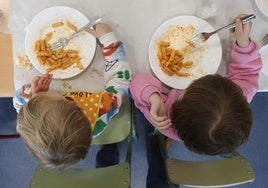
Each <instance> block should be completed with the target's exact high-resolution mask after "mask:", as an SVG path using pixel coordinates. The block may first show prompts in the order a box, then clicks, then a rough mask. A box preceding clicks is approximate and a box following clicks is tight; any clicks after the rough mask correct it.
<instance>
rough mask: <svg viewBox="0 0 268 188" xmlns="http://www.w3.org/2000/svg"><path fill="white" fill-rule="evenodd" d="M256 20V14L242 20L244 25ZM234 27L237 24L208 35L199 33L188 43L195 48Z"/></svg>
mask: <svg viewBox="0 0 268 188" xmlns="http://www.w3.org/2000/svg"><path fill="white" fill-rule="evenodd" d="M254 18H256V16H255V14H250V15H248V16H245V17H243V18H242V19H241V20H242V23H243V24H245V23H248V22H249V21H250V20H252V19H254ZM234 27H235V22H233V23H230V24H228V25H226V26H223V27H221V28H219V29H217V30H215V31H212V32H210V33H207V32H203V33H198V34H196V35H195V36H193V37H192V38H190V39H189V40H188V42H189V43H190V44H192V45H194V46H198V45H200V44H202V43H203V42H205V41H206V40H207V39H208V38H209V37H210V36H211V35H214V34H215V33H217V32H219V31H221V30H223V29H232V28H234Z"/></svg>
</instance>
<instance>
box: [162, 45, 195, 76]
mask: <svg viewBox="0 0 268 188" xmlns="http://www.w3.org/2000/svg"><path fill="white" fill-rule="evenodd" d="M169 46H170V42H164V41H159V42H158V53H157V56H158V59H159V62H160V67H161V69H162V70H163V71H164V72H165V73H166V74H168V75H169V76H173V75H174V74H176V75H178V76H190V74H189V73H187V72H182V71H180V70H181V69H182V68H183V67H185V68H191V66H192V65H193V62H192V61H186V62H183V59H184V57H183V54H182V53H181V52H180V51H179V50H175V49H173V48H170V47H169Z"/></svg>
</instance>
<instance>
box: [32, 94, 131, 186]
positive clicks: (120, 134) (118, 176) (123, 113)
mask: <svg viewBox="0 0 268 188" xmlns="http://www.w3.org/2000/svg"><path fill="white" fill-rule="evenodd" d="M131 125H132V103H131V100H130V99H129V100H128V101H127V102H126V103H125V104H123V105H122V106H121V107H120V112H119V113H118V114H117V115H116V116H115V117H114V118H113V120H112V121H111V123H110V125H109V126H108V127H107V129H106V130H105V131H104V132H103V133H102V134H101V135H99V136H98V137H96V138H94V139H93V142H92V144H108V143H115V142H119V141H122V140H124V139H127V152H126V160H125V162H124V163H120V164H117V165H113V166H109V167H104V168H96V169H94V168H93V169H81V168H70V169H67V170H64V171H61V172H60V171H57V170H50V169H47V168H43V167H41V166H39V167H38V168H37V169H36V171H35V173H34V175H33V177H32V180H31V183H30V188H74V187H77V188H88V187H93V188H94V187H96V188H107V187H110V188H129V187H130V170H131V137H132V136H131V134H132V131H131V127H132V126H131Z"/></svg>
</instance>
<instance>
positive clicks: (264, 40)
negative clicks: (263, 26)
mask: <svg viewBox="0 0 268 188" xmlns="http://www.w3.org/2000/svg"><path fill="white" fill-rule="evenodd" d="M267 44H268V34H266V35H264V37H263V38H262V39H261V46H266V45H267Z"/></svg>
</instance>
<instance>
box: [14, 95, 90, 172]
mask: <svg viewBox="0 0 268 188" xmlns="http://www.w3.org/2000/svg"><path fill="white" fill-rule="evenodd" d="M17 130H18V132H19V134H20V135H21V137H22V138H23V140H24V142H25V144H26V147H27V149H28V150H29V152H30V153H31V154H32V155H33V156H34V157H35V158H36V159H37V161H38V162H39V163H41V164H42V165H44V166H45V167H48V168H53V169H64V168H67V167H69V166H72V165H74V164H76V163H78V162H79V160H80V159H84V158H85V157H86V155H87V153H88V150H89V146H90V143H91V140H92V137H91V126H90V122H89V120H88V118H87V117H86V116H85V115H84V113H83V111H82V110H81V109H80V108H79V107H78V106H77V105H76V103H75V102H73V101H69V100H66V99H65V98H63V97H62V98H57V97H56V98H54V97H51V96H49V95H48V94H38V95H37V96H35V97H33V98H32V99H31V100H29V102H28V103H27V104H25V105H24V106H23V107H22V108H21V110H20V111H19V114H18V120H17Z"/></svg>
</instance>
